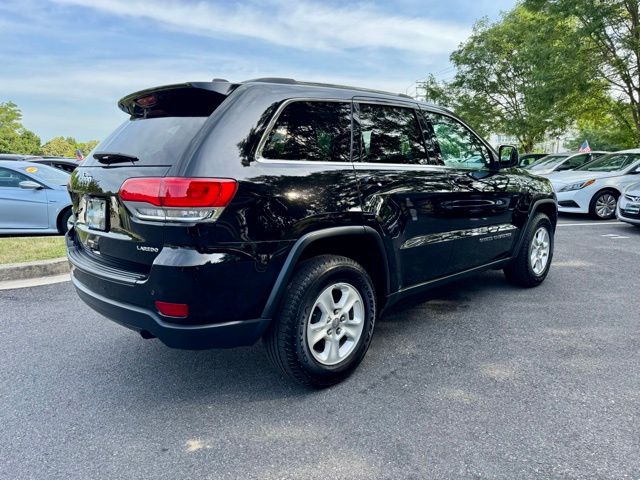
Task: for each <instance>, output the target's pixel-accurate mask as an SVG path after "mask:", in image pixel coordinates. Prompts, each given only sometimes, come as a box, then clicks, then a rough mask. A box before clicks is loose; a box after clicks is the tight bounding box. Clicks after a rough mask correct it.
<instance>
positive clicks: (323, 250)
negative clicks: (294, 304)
mask: <svg viewBox="0 0 640 480" xmlns="http://www.w3.org/2000/svg"><path fill="white" fill-rule="evenodd" d="M376 253H377V254H379V255H380V257H378V255H375V254H376ZM322 254H333V255H342V256H346V257H349V258H352V259H353V260H355V261H356V262H358V263H360V264H361V265H362V266H363V268H364V269H365V270H366V271H367V273H368V274H369V276H370V277H371V280H372V281H373V284H374V287H375V290H376V296H377V297H378V300H379V302H380V307H382V306H383V302H384V299H385V298H386V297H387V295H388V294H389V291H390V277H389V263H388V261H387V254H386V251H385V249H384V244H383V242H382V238H381V237H380V234H379V233H378V232H376V231H375V230H374V229H373V228H371V227H366V226H347V227H331V228H326V229H322V230H315V231H313V232H309V233H307V234H305V235H303V236H302V237H300V238H299V239H298V240H297V241H296V242H295V244H294V245H293V247H292V248H291V250H290V251H289V254H288V255H287V258H286V260H285V262H284V265H283V266H282V269H281V270H280V273H279V274H278V277H277V278H276V281H275V284H274V285H273V287H272V289H271V293H270V294H269V297H268V299H267V303H266V305H265V307H264V309H263V312H262V318H273V316H274V315H275V313H276V309H277V307H278V305H279V304H280V300H281V299H282V295H283V294H284V290H285V289H286V287H287V284H288V283H289V280H290V279H291V277H292V275H293V272H294V271H295V269H296V267H297V265H299V264H300V262H302V261H304V260H306V259H308V258H312V257H314V256H317V255H322ZM379 259H382V261H377V260H379Z"/></svg>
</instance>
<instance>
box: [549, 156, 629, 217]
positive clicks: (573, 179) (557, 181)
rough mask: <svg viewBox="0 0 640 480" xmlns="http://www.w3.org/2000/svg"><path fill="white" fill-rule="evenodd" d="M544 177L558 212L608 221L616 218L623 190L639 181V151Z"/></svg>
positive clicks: (602, 158)
mask: <svg viewBox="0 0 640 480" xmlns="http://www.w3.org/2000/svg"><path fill="white" fill-rule="evenodd" d="M548 178H549V180H551V183H553V189H554V190H555V191H556V195H557V197H558V211H560V212H566V213H588V214H591V215H592V216H593V217H594V218H597V219H598V220H608V219H611V218H614V217H615V216H616V205H617V203H618V198H619V197H620V195H621V194H622V192H623V191H624V189H625V188H626V187H627V186H629V185H630V184H632V183H635V182H637V181H638V180H640V149H634V150H624V151H621V152H616V153H611V154H609V155H605V156H603V157H600V158H598V159H597V160H594V161H592V162H590V163H588V164H586V165H583V166H582V167H580V169H577V170H569V171H566V172H554V173H552V174H550V175H549V176H548Z"/></svg>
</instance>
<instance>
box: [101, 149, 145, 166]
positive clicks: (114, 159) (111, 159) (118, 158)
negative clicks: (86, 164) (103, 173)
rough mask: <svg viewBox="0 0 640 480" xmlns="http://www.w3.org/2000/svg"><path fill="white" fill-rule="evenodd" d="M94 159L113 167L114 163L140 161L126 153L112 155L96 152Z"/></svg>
mask: <svg viewBox="0 0 640 480" xmlns="http://www.w3.org/2000/svg"><path fill="white" fill-rule="evenodd" d="M93 158H95V159H96V160H97V161H99V162H100V163H105V164H107V165H111V164H112V163H124V162H131V163H134V162H137V161H139V160H140V159H139V158H138V157H134V156H133V155H127V154H126V153H115V152H114V153H110V152H96V153H94V154H93Z"/></svg>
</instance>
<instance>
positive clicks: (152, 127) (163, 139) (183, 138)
mask: <svg viewBox="0 0 640 480" xmlns="http://www.w3.org/2000/svg"><path fill="white" fill-rule="evenodd" d="M206 121H207V117H161V118H146V119H145V118H140V119H134V120H128V121H126V122H124V123H123V124H122V125H120V127H118V128H117V129H116V131H115V132H113V133H112V134H111V135H109V136H108V137H107V138H106V139H105V140H103V141H102V142H100V144H99V145H98V146H97V147H96V148H95V149H94V150H93V152H91V153H90V154H89V155H87V158H86V160H85V161H84V163H83V165H86V166H92V165H101V166H102V164H101V163H99V162H98V161H97V160H96V159H95V158H93V154H94V153H120V154H125V155H129V156H133V157H137V158H138V162H136V166H140V165H173V164H175V163H176V162H178V160H179V159H180V158H181V157H182V155H183V154H184V153H185V151H186V150H187V147H188V146H189V143H190V142H191V140H193V138H194V137H195V136H196V134H197V133H198V131H199V130H200V129H201V128H202V126H203V125H204V123H205V122H206ZM122 165H124V164H122Z"/></svg>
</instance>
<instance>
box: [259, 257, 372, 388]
mask: <svg viewBox="0 0 640 480" xmlns="http://www.w3.org/2000/svg"><path fill="white" fill-rule="evenodd" d="M375 316H376V301H375V293H374V289H373V285H372V282H371V279H370V278H369V275H368V274H367V272H366V271H365V270H364V269H363V268H362V266H360V265H359V264H358V263H357V262H355V261H353V260H352V259H350V258H347V257H341V256H336V255H320V256H318V257H314V258H311V259H309V260H306V261H305V262H303V263H302V264H301V265H300V267H299V268H298V270H297V271H296V273H295V275H294V276H293V278H292V280H291V282H290V283H289V285H288V286H287V290H286V292H285V295H284V300H283V304H282V305H281V308H280V311H279V314H278V316H277V317H276V318H275V319H274V320H273V324H272V325H271V327H270V328H269V330H268V331H267V333H266V334H265V338H264V342H265V346H266V348H267V355H268V356H269V359H270V360H271V362H272V363H273V364H274V365H275V366H276V367H277V368H278V369H279V370H281V371H282V372H283V373H285V374H286V375H288V376H290V377H292V378H293V379H295V380H296V381H298V382H299V383H302V384H304V385H308V386H313V387H326V386H329V385H333V384H335V383H338V382H340V381H341V380H343V379H344V378H346V377H347V376H348V375H349V374H350V373H351V372H353V370H355V368H356V367H357V366H358V365H359V364H360V362H361V361H362V359H363V357H364V355H365V353H366V352H367V349H368V348H369V344H370V343H371V338H372V335H373V327H374V324H375Z"/></svg>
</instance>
